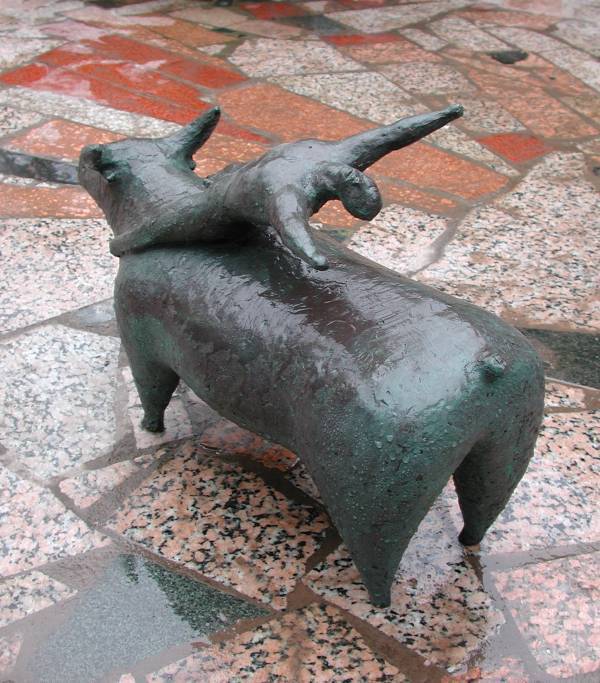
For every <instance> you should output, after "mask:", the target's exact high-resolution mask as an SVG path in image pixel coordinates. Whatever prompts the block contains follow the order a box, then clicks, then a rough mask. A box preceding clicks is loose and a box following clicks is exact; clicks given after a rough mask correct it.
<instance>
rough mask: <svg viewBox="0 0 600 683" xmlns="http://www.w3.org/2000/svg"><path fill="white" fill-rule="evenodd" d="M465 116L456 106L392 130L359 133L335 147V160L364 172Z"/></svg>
mask: <svg viewBox="0 0 600 683" xmlns="http://www.w3.org/2000/svg"><path fill="white" fill-rule="evenodd" d="M463 112H464V110H463V108H462V107H461V105H459V104H453V105H452V106H450V107H447V108H446V109H443V110H442V111H434V112H431V113H429V114H418V115H417V116H410V117H409V118H406V119H400V120H399V121H396V122H395V123H392V124H390V125H389V126H383V127H381V128H374V129H373V130H368V131H366V132H365V133H358V135H353V136H352V137H349V138H345V139H344V140H340V141H339V142H338V143H335V144H334V145H333V155H332V158H334V159H335V160H336V161H340V162H342V163H345V164H349V165H350V166H354V168H358V169H360V170H361V171H364V170H365V168H368V167H369V166H371V165H372V164H374V163H375V162H376V161H379V159H381V158H382V157H384V156H386V155H387V154H389V153H390V152H393V151H394V150H397V149H401V148H402V147H406V146H407V145H410V144H412V143H413V142H416V141H417V140H420V139H421V138H424V137H425V136H426V135H429V134H430V133H433V132H434V131H436V130H438V129H439V128H442V126H445V125H446V124H447V123H450V122H451V121H454V119H457V118H459V117H461V116H462V115H463Z"/></svg>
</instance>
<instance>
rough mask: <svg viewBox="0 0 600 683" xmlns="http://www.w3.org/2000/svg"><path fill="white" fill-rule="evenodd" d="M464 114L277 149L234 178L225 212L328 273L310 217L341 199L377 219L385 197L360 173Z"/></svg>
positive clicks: (454, 110)
mask: <svg viewBox="0 0 600 683" xmlns="http://www.w3.org/2000/svg"><path fill="white" fill-rule="evenodd" d="M461 115H462V107H460V106H454V107H448V108H447V109H445V110H443V111H441V112H435V113H432V114H423V115H420V116H413V117H410V118H407V119H403V120H401V121H398V122H397V123H394V124H392V125H390V126H385V127H383V128H376V129H374V130H370V131H367V132H365V133H360V134H359V135H355V136H353V137H350V138H346V139H345V140H341V141H340V142H322V141H319V140H302V141H300V142H294V143H289V144H283V145H279V146H277V147H274V148H273V149H272V150H270V151H269V152H267V153H266V154H265V155H263V156H262V157H260V158H259V159H257V160H255V161H252V162H250V163H248V164H245V165H243V166H241V167H239V168H237V169H236V170H235V171H234V173H233V174H230V176H229V187H228V190H227V202H226V203H227V209H229V210H231V211H232V213H233V215H234V216H236V218H237V219H238V220H246V221H248V222H250V223H253V224H254V225H271V226H272V227H273V228H275V230H276V231H277V232H278V234H279V236H280V238H281V240H282V242H283V243H284V244H285V245H286V246H287V247H288V248H289V249H290V250H291V251H292V252H293V253H295V254H296V255H297V256H298V257H300V258H301V259H302V260H303V261H305V262H306V263H308V264H310V265H311V266H313V267H314V268H318V269H325V268H327V266H328V263H327V259H326V258H325V256H324V255H323V254H321V253H320V252H319V251H318V249H317V247H316V246H315V243H314V241H313V239H312V237H311V234H310V227H309V218H310V216H311V215H312V214H313V213H315V212H317V211H318V210H319V209H320V208H321V207H322V206H323V204H325V203H326V202H327V201H329V200H331V199H339V200H340V201H341V202H342V204H343V205H344V207H345V209H346V210H347V211H348V212H349V213H351V214H352V215H353V216H355V217H357V218H360V219H362V220H371V219H372V218H374V217H375V216H376V215H377V214H378V213H379V211H380V210H381V205H382V203H381V196H380V194H379V190H378V188H377V186H376V185H375V182H374V181H373V180H372V179H371V178H369V177H368V176H367V175H365V174H364V173H363V172H362V171H363V170H364V169H366V168H367V167H368V166H370V165H371V164H373V163H375V162H376V161H377V160H378V159H380V158H381V157H382V156H385V155H386V154H388V153H389V152H391V151H392V150H395V149H400V148H401V147H404V146H406V145H408V144H410V143H412V142H415V141H416V140H419V139H420V138H422V137H424V136H425V135H427V134H428V133H431V132H433V131H434V130H437V129H438V128H441V127H442V126H443V125H445V124H446V123H448V122H449V121H452V120H453V119H455V118H457V117H458V116H461ZM217 177H218V174H217Z"/></svg>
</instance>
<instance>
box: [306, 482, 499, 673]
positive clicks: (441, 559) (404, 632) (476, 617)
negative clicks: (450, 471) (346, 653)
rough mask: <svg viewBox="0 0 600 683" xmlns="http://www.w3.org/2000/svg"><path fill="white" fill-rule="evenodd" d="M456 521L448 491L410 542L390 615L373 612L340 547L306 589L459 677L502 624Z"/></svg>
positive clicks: (382, 610) (310, 577) (308, 579)
mask: <svg viewBox="0 0 600 683" xmlns="http://www.w3.org/2000/svg"><path fill="white" fill-rule="evenodd" d="M457 514H459V513H458V505H457V502H456V500H455V498H454V495H453V492H452V488H451V487H450V486H449V487H448V488H447V489H446V490H445V491H444V493H443V494H442V495H441V496H440V498H439V499H438V501H437V502H436V504H435V505H434V507H433V508H432V509H431V510H430V511H429V513H428V514H427V516H426V517H425V519H424V520H423V521H422V522H421V525H420V526H419V529H418V531H417V533H416V534H415V536H413V538H412V540H411V542H410V544H409V546H408V548H407V550H406V552H405V554H404V557H403V558H402V562H401V563H400V567H399V569H398V572H397V573H396V578H395V581H394V583H393V586H392V601H391V604H390V606H389V607H387V608H379V607H374V606H373V605H371V604H370V602H369V598H368V595H367V591H366V589H365V587H364V585H363V583H362V581H361V579H360V576H359V574H358V570H357V569H356V567H355V566H354V563H353V562H352V560H351V559H350V557H349V555H348V551H347V550H346V549H345V547H344V546H340V548H339V549H338V550H336V551H335V552H334V553H332V554H331V555H329V556H328V557H327V558H326V560H325V561H324V562H323V563H321V564H320V565H318V566H317V567H315V569H314V570H313V571H312V572H311V573H310V574H309V575H308V576H307V577H306V579H305V581H306V582H307V583H308V585H309V586H310V587H311V588H312V589H313V590H314V591H316V592H317V593H318V594H319V595H321V596H322V597H324V598H325V599H327V600H328V601H329V602H330V603H333V604H334V605H337V606H339V607H341V608H342V609H345V610H348V611H349V612H350V613H351V614H353V615H354V616H356V617H359V618H360V619H363V620H365V621H367V622H368V623H369V624H371V625H372V626H374V627H375V628H377V629H379V630H380V631H381V632H383V633H385V634H386V635H388V636H390V637H392V638H394V639H396V640H397V641H399V642H400V643H402V644H404V645H406V646H408V647H409V648H411V649H414V650H416V651H417V652H418V653H419V654H420V655H421V656H422V657H423V658H424V660H425V662H426V664H436V665H438V666H441V667H445V668H447V669H448V670H450V671H457V670H461V669H462V667H464V666H465V664H466V662H467V661H468V659H469V656H470V654H471V653H472V652H474V651H475V650H477V649H479V648H481V646H482V645H483V644H484V643H485V642H486V641H487V640H488V639H489V638H491V637H492V636H493V635H494V634H495V633H496V632H497V630H498V628H499V627H500V626H501V625H502V624H503V623H504V617H503V616H502V613H501V612H500V611H499V609H498V606H497V605H496V604H495V603H494V601H493V600H492V598H491V597H490V595H489V594H488V593H487V592H486V590H485V589H484V587H483V585H482V584H481V581H480V579H479V577H478V576H477V573H476V572H475V570H474V568H473V567H472V566H471V565H470V564H469V562H468V561H467V560H466V558H465V556H464V554H463V550H462V547H461V546H460V544H459V542H458V539H457V535H458V530H457V528H456V526H455V524H454V522H453V520H454V519H455V518H456V515H457Z"/></svg>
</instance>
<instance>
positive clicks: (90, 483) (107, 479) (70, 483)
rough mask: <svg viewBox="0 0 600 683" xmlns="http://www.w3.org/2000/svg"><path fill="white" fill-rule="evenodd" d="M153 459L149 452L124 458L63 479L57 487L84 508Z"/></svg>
mask: <svg viewBox="0 0 600 683" xmlns="http://www.w3.org/2000/svg"><path fill="white" fill-rule="evenodd" d="M155 459H156V457H155V456H154V455H153V454H150V455H143V456H141V457H139V458H134V459H133V460H124V461H123V462H118V463H116V464H115V465H109V466H108V467H103V468H102V469H99V470H91V471H89V472H87V473H85V474H82V475H81V476H79V477H72V478H69V479H63V480H62V481H61V482H60V484H59V488H60V490H61V492H62V493H64V494H65V496H67V497H69V498H70V499H71V500H72V501H73V503H74V504H75V505H77V507H79V508H81V509H82V510H85V509H86V508H88V507H90V505H93V504H94V503H97V502H98V501H99V500H100V499H101V498H102V497H103V496H104V495H106V494H107V493H110V492H111V491H113V490H114V489H115V488H116V487H117V486H120V485H121V484H122V483H123V482H125V481H126V480H127V479H128V478H129V477H131V476H132V475H133V474H137V473H138V472H139V471H140V470H142V469H143V468H144V467H145V466H147V465H149V464H151V463H152V462H154V461H155Z"/></svg>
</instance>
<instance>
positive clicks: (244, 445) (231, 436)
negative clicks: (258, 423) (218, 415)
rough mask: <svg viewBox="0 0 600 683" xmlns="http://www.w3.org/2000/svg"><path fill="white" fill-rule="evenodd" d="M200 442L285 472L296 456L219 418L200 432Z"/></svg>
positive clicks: (294, 462) (291, 465)
mask: <svg viewBox="0 0 600 683" xmlns="http://www.w3.org/2000/svg"><path fill="white" fill-rule="evenodd" d="M200 443H201V444H202V446H204V447H205V448H209V449H211V450H215V451H217V452H219V453H224V454H227V455H242V456H247V457H249V458H251V459H252V460H254V461H256V462H259V463H261V464H262V465H265V466H266V467H271V468H273V469H277V470H281V471H282V472H286V471H287V470H289V469H290V468H292V467H293V466H294V465H295V464H296V462H297V460H298V458H297V457H296V456H295V455H294V454H293V453H292V452H291V451H288V450H287V448H284V447H283V446H279V445H277V444H275V443H272V442H271V441H267V440H265V439H263V438H261V437H260V436H258V435H257V434H253V433H252V432H249V431H248V430H247V429H242V427H238V426H237V425H236V424H234V423H233V422H230V421H229V420H219V422H217V423H216V424H214V425H212V426H211V427H209V428H208V429H207V430H206V431H204V432H203V433H202V436H201V437H200Z"/></svg>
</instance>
